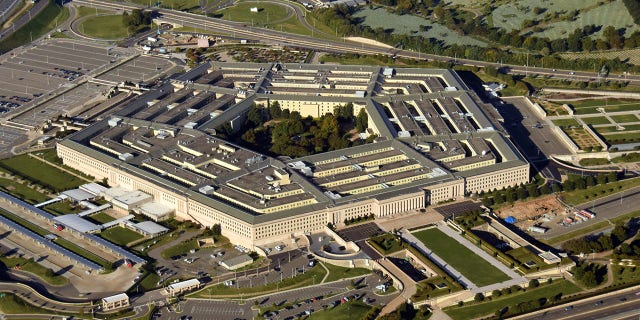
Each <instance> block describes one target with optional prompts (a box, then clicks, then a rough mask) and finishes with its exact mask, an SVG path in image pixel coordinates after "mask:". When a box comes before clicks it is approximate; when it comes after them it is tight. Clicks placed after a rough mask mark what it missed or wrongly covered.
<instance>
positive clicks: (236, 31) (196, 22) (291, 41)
mask: <svg viewBox="0 0 640 320" xmlns="http://www.w3.org/2000/svg"><path fill="white" fill-rule="evenodd" d="M74 3H78V4H83V5H88V6H97V7H99V8H106V9H110V10H121V9H123V8H124V9H127V10H130V9H133V8H142V9H143V8H145V7H144V6H135V5H131V4H124V3H113V2H109V1H105V0H74ZM154 9H155V8H154ZM155 10H157V12H158V14H159V15H160V17H161V18H162V19H164V20H167V21H173V22H176V23H179V24H181V25H184V26H189V27H197V28H202V27H203V26H204V27H205V29H207V30H212V31H217V32H222V33H225V34H233V35H234V37H236V38H245V39H252V40H260V41H265V42H271V43H277V44H283V45H291V46H298V47H304V48H309V49H315V50H320V51H327V52H349V53H360V54H382V55H388V56H391V55H395V56H397V57H402V58H411V59H419V60H436V61H444V62H449V61H452V60H454V59H452V58H451V57H446V56H438V55H433V54H425V53H420V52H414V51H408V50H398V49H394V48H391V49H389V48H388V47H382V46H377V45H371V44H364V43H355V42H350V41H349V42H347V41H346V40H344V41H331V40H326V39H316V38H314V37H309V36H302V35H297V34H291V33H286V32H279V31H276V30H272V29H263V28H253V27H251V26H247V25H246V24H245V23H239V22H232V21H226V20H221V19H216V18H207V17H204V16H202V15H198V14H192V13H187V12H180V11H174V10H168V9H162V8H158V9H155ZM205 21H206V23H205ZM453 62H454V63H456V64H464V65H472V66H479V67H484V66H493V67H496V68H500V67H502V68H503V69H504V70H506V71H507V72H508V73H511V74H523V75H534V74H537V75H550V76H553V77H555V78H561V79H574V80H589V79H593V78H596V77H597V73H595V72H584V71H572V70H555V69H549V68H537V67H528V66H516V65H505V64H501V63H498V62H485V61H476V60H470V59H455V61H453ZM554 70H555V71H554ZM618 76H623V75H622V74H619V75H618V74H615V75H614V74H611V77H612V78H613V77H615V78H617V77H618ZM624 79H625V80H626V81H630V82H640V75H624Z"/></svg>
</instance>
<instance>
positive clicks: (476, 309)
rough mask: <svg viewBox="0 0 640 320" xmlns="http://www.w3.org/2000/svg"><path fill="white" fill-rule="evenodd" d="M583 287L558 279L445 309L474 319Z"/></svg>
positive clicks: (461, 316)
mask: <svg viewBox="0 0 640 320" xmlns="http://www.w3.org/2000/svg"><path fill="white" fill-rule="evenodd" d="M580 290H581V289H580V288H578V287H577V286H576V285H574V284H573V283H571V282H569V281H565V280H556V281H555V282H554V283H552V284H550V285H544V286H541V287H539V288H536V289H532V290H527V291H525V292H523V291H519V292H518V293H514V294H510V295H506V296H503V297H500V298H498V299H495V300H491V301H488V302H483V303H479V304H472V305H468V306H462V307H457V306H456V307H449V308H445V309H444V311H445V312H446V313H447V314H448V315H449V316H450V317H451V318H453V319H456V320H457V319H473V318H478V317H481V316H484V315H488V314H494V313H495V312H496V310H499V309H502V308H505V307H512V306H514V305H516V304H518V303H520V302H526V301H531V300H536V299H541V298H547V299H551V298H552V297H553V296H556V295H557V294H559V293H562V295H563V296H566V295H568V294H571V293H575V292H579V291H580Z"/></svg>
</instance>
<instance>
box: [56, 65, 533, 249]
mask: <svg viewBox="0 0 640 320" xmlns="http://www.w3.org/2000/svg"><path fill="white" fill-rule="evenodd" d="M474 97H475V95H474V94H473V93H472V92H470V90H469V89H468V88H467V86H466V85H465V84H464V83H463V82H462V80H461V79H460V78H459V77H458V75H457V74H456V73H455V72H454V71H451V70H442V69H391V68H383V67H373V66H368V67H361V66H329V65H306V64H286V65H284V64H251V63H207V64H204V65H201V66H199V67H197V68H195V69H192V70H191V71H189V72H187V73H185V74H182V75H180V76H179V77H176V78H174V79H172V80H169V81H167V82H165V83H163V84H162V85H159V86H157V87H155V88H153V89H152V90H149V91H147V92H145V93H143V94H141V95H140V96H138V97H137V98H136V99H133V100H129V101H127V102H126V105H124V106H122V107H121V108H119V109H118V111H116V112H115V113H114V114H112V115H110V116H109V117H108V118H105V119H104V120H102V121H100V122H97V123H95V124H93V125H91V126H90V127H88V128H86V129H84V130H82V131H80V132H77V133H75V134H73V135H71V136H69V137H68V138H67V139H65V140H63V141H61V142H60V143H59V144H58V146H57V150H58V156H59V157H60V158H62V160H63V161H64V163H65V164H66V165H68V166H71V167H73V168H76V169H78V170H81V171H83V172H85V173H87V174H90V175H92V176H94V177H95V178H96V179H98V180H100V179H105V178H106V179H107V180H108V182H109V184H110V185H111V186H112V187H117V189H118V190H125V191H139V192H142V193H144V194H146V195H148V196H147V197H143V198H141V199H146V200H144V201H142V200H141V201H137V202H118V203H114V205H116V206H117V207H118V208H119V209H121V210H123V211H128V210H134V211H137V212H139V213H142V214H145V215H147V216H148V217H149V218H151V219H153V220H156V221H161V220H164V219H168V218H171V217H175V218H177V219H190V220H193V221H196V222H198V223H200V224H202V225H204V226H211V225H213V224H216V223H219V224H221V226H222V232H223V234H224V235H225V236H227V237H229V238H230V240H231V241H232V242H234V243H236V244H240V245H243V246H245V247H247V248H254V246H259V245H263V244H267V243H272V242H274V241H280V240H285V239H288V238H290V237H291V236H292V235H294V234H301V233H305V232H313V231H316V230H320V229H323V228H324V227H325V226H326V225H327V223H329V222H330V223H333V224H336V225H338V224H341V223H343V221H344V220H345V219H349V218H353V217H358V216H361V215H370V214H373V215H375V217H377V218H379V217H385V216H390V215H395V214H400V213H404V212H407V211H411V210H417V209H422V208H425V207H426V206H429V205H434V204H437V203H439V202H443V201H447V200H451V199H459V198H461V197H464V196H465V195H468V194H470V193H473V192H479V191H483V190H490V189H494V188H502V187H504V186H511V185H517V184H520V183H526V182H527V181H528V180H529V164H528V163H527V162H526V161H525V160H524V158H523V157H522V155H521V154H520V153H519V152H518V151H517V150H516V148H515V147H514V146H513V145H512V144H511V142H509V140H508V139H506V138H505V137H504V136H503V134H502V133H501V132H499V131H498V130H496V129H495V128H494V127H493V125H492V124H491V122H490V121H489V120H488V118H487V116H486V115H485V113H484V112H483V110H482V109H481V108H480V107H479V105H478V102H477V101H476V98H474ZM275 101H277V102H279V104H280V106H281V107H282V108H283V109H289V110H290V111H298V112H300V114H301V115H302V117H306V116H313V117H319V116H321V115H323V114H325V113H327V112H332V111H333V108H334V106H337V105H345V104H347V103H352V104H353V106H354V108H353V109H354V110H353V112H354V115H355V114H358V112H360V109H362V108H364V109H365V110H366V112H367V115H368V129H367V132H366V133H363V134H362V135H364V136H366V135H370V134H376V135H377V136H378V138H376V139H375V142H373V143H369V144H364V145H360V146H356V147H351V148H347V149H342V150H336V151H331V152H327V153H322V154H316V155H311V156H306V157H302V158H296V159H288V158H286V157H278V158H273V157H268V156H265V155H262V154H259V153H257V152H254V151H251V150H248V149H246V148H243V147H241V146H238V145H235V144H233V143H230V142H228V141H224V140H223V139H220V138H219V137H217V136H216V135H215V128H218V127H219V126H222V125H226V126H230V127H231V128H232V129H235V130H238V129H240V126H241V124H242V123H244V121H245V117H246V113H247V110H248V109H249V108H250V107H251V106H252V105H253V104H257V105H264V106H267V105H268V104H269V103H272V102H275Z"/></svg>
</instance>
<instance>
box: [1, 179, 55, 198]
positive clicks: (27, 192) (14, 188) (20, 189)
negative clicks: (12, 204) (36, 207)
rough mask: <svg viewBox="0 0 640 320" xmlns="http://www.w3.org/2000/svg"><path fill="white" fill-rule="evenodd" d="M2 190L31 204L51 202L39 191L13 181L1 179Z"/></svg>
mask: <svg viewBox="0 0 640 320" xmlns="http://www.w3.org/2000/svg"><path fill="white" fill-rule="evenodd" d="M0 188H1V189H2V190H3V191H4V192H6V193H8V194H10V195H12V196H14V197H16V198H19V199H22V200H23V201H25V202H28V203H31V204H36V203H40V202H44V201H47V200H49V198H48V197H47V196H46V195H44V194H42V193H40V192H38V191H37V190H35V189H33V188H29V187H28V186H26V185H24V184H22V183H18V182H16V181H13V180H11V179H5V178H0Z"/></svg>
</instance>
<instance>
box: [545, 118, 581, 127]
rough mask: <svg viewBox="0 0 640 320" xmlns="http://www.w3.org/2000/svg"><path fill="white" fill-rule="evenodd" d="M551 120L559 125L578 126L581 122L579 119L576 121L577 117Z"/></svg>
mask: <svg viewBox="0 0 640 320" xmlns="http://www.w3.org/2000/svg"><path fill="white" fill-rule="evenodd" d="M551 122H553V124H555V125H556V126H558V127H577V126H579V125H580V124H579V123H578V121H576V119H573V118H571V119H555V120H551Z"/></svg>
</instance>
